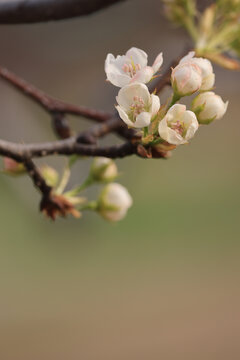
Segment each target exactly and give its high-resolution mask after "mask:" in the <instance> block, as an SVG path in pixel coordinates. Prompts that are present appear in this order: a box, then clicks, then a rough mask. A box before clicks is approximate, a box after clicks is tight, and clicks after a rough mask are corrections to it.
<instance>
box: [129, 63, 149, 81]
mask: <svg viewBox="0 0 240 360" xmlns="http://www.w3.org/2000/svg"><path fill="white" fill-rule="evenodd" d="M152 77H153V69H152V68H151V67H150V66H145V67H144V68H142V69H141V70H139V71H137V73H136V75H135V76H134V77H133V78H132V80H131V83H134V82H139V83H144V84H146V83H148V82H149V81H150V80H151V78H152Z"/></svg>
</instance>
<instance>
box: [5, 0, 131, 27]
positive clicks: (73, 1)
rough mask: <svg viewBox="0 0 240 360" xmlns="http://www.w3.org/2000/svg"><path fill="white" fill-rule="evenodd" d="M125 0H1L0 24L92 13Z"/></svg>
mask: <svg viewBox="0 0 240 360" xmlns="http://www.w3.org/2000/svg"><path fill="white" fill-rule="evenodd" d="M122 1H125V0H10V1H9V0H5V1H4V0H2V1H1V2H0V24H27V23H37V22H46V21H51V20H63V19H70V18H74V17H78V16H84V15H89V14H92V13H94V12H96V11H99V10H101V9H104V8H106V7H108V6H110V5H113V4H116V3H119V2H122Z"/></svg>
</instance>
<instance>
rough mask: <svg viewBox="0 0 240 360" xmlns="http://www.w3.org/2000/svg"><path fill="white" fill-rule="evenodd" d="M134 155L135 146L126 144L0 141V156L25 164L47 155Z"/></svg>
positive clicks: (73, 140) (66, 140) (64, 141)
mask: <svg viewBox="0 0 240 360" xmlns="http://www.w3.org/2000/svg"><path fill="white" fill-rule="evenodd" d="M135 153H136V144H133V143H131V142H126V143H124V144H121V145H113V146H105V147H104V146H102V147H98V146H96V145H85V144H79V143H77V142H76V138H75V137H71V138H69V139H65V140H58V141H53V142H45V143H39V144H16V143H13V142H10V141H6V140H0V155H3V156H7V157H10V158H12V159H14V160H16V161H18V162H23V163H25V161H26V160H28V159H29V158H30V159H31V158H36V157H45V156H48V155H67V156H69V155H82V156H105V157H109V158H122V157H125V156H128V155H132V154H135Z"/></svg>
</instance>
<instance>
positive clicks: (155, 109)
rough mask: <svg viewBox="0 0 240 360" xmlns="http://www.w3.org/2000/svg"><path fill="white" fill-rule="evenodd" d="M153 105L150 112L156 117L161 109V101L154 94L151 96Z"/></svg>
mask: <svg viewBox="0 0 240 360" xmlns="http://www.w3.org/2000/svg"><path fill="white" fill-rule="evenodd" d="M151 100H152V105H151V109H150V112H151V113H152V115H156V114H157V112H158V110H159V109H160V99H159V97H158V96H157V95H154V94H152V95H151Z"/></svg>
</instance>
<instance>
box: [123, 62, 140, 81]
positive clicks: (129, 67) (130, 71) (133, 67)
mask: <svg viewBox="0 0 240 360" xmlns="http://www.w3.org/2000/svg"><path fill="white" fill-rule="evenodd" d="M122 69H123V71H124V72H125V73H126V74H127V75H128V76H130V77H134V76H135V75H136V73H137V71H139V70H141V65H140V64H134V62H133V61H131V63H130V64H127V63H125V64H124V65H123V67H122Z"/></svg>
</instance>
